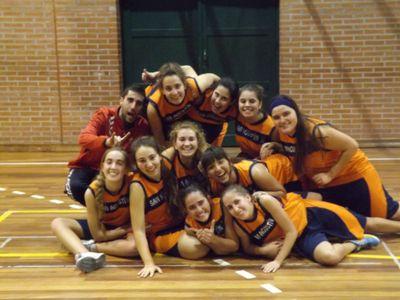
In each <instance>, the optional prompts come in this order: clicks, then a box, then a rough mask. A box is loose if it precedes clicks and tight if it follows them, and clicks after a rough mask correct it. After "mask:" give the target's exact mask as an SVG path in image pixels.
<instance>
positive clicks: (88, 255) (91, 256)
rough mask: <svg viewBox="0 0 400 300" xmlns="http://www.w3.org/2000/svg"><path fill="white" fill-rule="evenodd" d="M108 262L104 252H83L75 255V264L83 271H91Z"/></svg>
mask: <svg viewBox="0 0 400 300" xmlns="http://www.w3.org/2000/svg"><path fill="white" fill-rule="evenodd" d="M105 262H106V256H105V255H104V253H97V252H82V253H77V254H76V255H75V265H76V267H77V268H78V269H79V270H81V271H82V272H85V273H89V272H92V271H94V270H97V269H100V268H101V267H103V266H104V264H105Z"/></svg>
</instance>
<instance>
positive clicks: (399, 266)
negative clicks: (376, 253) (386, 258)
mask: <svg viewBox="0 0 400 300" xmlns="http://www.w3.org/2000/svg"><path fill="white" fill-rule="evenodd" d="M382 245H383V248H385V250H386V252H387V253H388V254H389V255H390V257H391V258H392V259H393V261H394V263H395V264H396V265H397V267H398V268H399V269H400V262H399V260H398V259H397V257H396V256H395V255H394V254H393V252H392V251H391V250H390V248H389V246H388V245H387V244H386V243H385V242H384V241H382Z"/></svg>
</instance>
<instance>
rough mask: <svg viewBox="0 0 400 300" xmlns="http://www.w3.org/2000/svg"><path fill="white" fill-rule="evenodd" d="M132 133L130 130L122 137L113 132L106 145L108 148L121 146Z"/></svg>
mask: <svg viewBox="0 0 400 300" xmlns="http://www.w3.org/2000/svg"><path fill="white" fill-rule="evenodd" d="M130 135H131V133H130V132H128V133H127V134H125V135H124V136H123V137H120V136H119V135H115V132H113V133H112V135H111V136H110V137H109V138H107V139H106V142H105V145H106V147H107V148H112V147H120V146H121V145H122V144H123V143H124V142H125V141H126V139H127V138H128V137H129V136H130Z"/></svg>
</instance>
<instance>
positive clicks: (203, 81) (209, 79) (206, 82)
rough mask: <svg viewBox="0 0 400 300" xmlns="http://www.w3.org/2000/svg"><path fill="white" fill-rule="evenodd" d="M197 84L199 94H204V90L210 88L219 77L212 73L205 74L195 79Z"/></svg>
mask: <svg viewBox="0 0 400 300" xmlns="http://www.w3.org/2000/svg"><path fill="white" fill-rule="evenodd" d="M195 79H196V81H197V84H198V86H199V88H200V92H202V93H203V92H204V91H205V90H206V89H208V88H209V87H211V86H212V85H213V84H214V83H215V82H217V81H218V80H219V79H220V77H219V76H218V75H215V74H213V73H205V74H201V75H199V76H197V77H196V78H195Z"/></svg>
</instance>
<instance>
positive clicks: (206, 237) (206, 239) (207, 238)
mask: <svg viewBox="0 0 400 300" xmlns="http://www.w3.org/2000/svg"><path fill="white" fill-rule="evenodd" d="M214 228H215V220H212V221H211V226H210V228H204V229H201V230H198V231H197V232H196V237H197V239H198V240H199V241H200V242H202V243H203V244H206V245H207V244H210V243H211V242H212V241H213V239H214V236H215V234H214Z"/></svg>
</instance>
